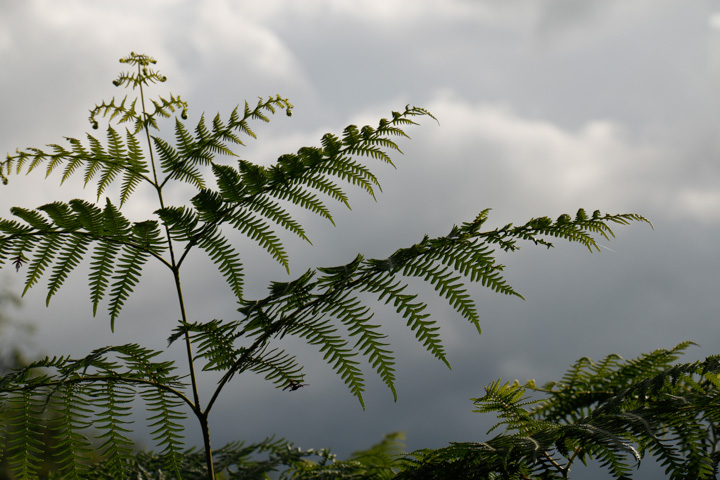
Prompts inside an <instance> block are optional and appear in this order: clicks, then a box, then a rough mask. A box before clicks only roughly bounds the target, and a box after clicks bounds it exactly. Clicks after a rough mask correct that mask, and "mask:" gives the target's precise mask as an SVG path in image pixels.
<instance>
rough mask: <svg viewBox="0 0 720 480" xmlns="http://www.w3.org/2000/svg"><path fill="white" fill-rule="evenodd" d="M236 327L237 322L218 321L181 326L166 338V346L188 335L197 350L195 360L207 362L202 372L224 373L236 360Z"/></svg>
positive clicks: (238, 335)
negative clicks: (215, 371)
mask: <svg viewBox="0 0 720 480" xmlns="http://www.w3.org/2000/svg"><path fill="white" fill-rule="evenodd" d="M238 325H239V322H222V321H220V320H211V321H209V322H205V323H199V322H194V323H188V324H181V325H180V326H178V327H177V328H175V329H174V330H173V334H172V335H171V336H170V338H168V345H171V344H172V343H173V342H175V341H177V339H179V338H181V337H184V336H185V335H186V334H189V335H190V338H191V339H192V340H193V343H194V345H195V349H196V350H197V353H196V355H195V358H197V359H200V358H204V359H205V360H206V361H207V363H206V364H205V366H204V367H203V370H220V371H225V370H228V369H230V368H231V367H232V366H233V365H234V364H235V363H236V362H237V360H238V353H239V350H238V348H237V347H235V345H234V344H235V341H236V340H237V339H238V338H239V337H240V336H241V334H240V333H239V332H238V331H237V330H238Z"/></svg>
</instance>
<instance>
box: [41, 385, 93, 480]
mask: <svg viewBox="0 0 720 480" xmlns="http://www.w3.org/2000/svg"><path fill="white" fill-rule="evenodd" d="M51 407H52V410H53V412H54V413H55V418H54V420H53V421H52V424H51V431H52V437H53V439H54V441H55V442H56V453H55V457H56V458H57V461H58V470H59V473H60V474H61V475H62V477H63V478H65V479H68V480H81V479H84V478H87V477H86V474H87V470H88V464H89V463H90V462H91V461H92V454H93V449H92V445H91V443H90V441H89V440H88V438H87V437H86V436H85V435H84V434H83V432H85V431H87V429H89V428H90V427H91V425H92V422H91V421H90V418H91V416H92V414H93V410H92V408H91V407H90V405H89V404H88V402H87V399H86V398H85V396H84V392H83V389H82V388H80V387H78V386H75V385H71V384H65V385H62V386H60V387H59V388H58V389H57V390H56V391H55V394H54V395H53V397H52V403H51Z"/></svg>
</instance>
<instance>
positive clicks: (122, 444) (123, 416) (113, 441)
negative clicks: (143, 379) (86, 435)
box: [93, 381, 135, 478]
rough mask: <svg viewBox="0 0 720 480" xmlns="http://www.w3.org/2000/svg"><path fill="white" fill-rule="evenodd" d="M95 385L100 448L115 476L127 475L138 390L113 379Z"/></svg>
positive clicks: (104, 461) (131, 450) (96, 426)
mask: <svg viewBox="0 0 720 480" xmlns="http://www.w3.org/2000/svg"><path fill="white" fill-rule="evenodd" d="M93 388H94V390H95V392H94V396H96V400H95V402H94V403H95V405H96V407H97V408H98V413H97V420H96V421H95V422H94V424H93V426H94V427H95V429H96V430H97V431H98V433H99V435H98V436H97V438H98V439H99V440H101V441H103V443H102V445H100V446H99V448H98V450H99V452H100V454H101V455H102V456H103V463H104V464H105V466H106V467H107V468H108V470H109V471H110V473H111V474H112V475H113V476H114V478H127V470H128V466H129V464H130V460H131V458H132V453H133V448H134V445H135V444H134V442H133V441H132V440H130V439H129V438H128V437H127V436H126V434H127V433H130V432H131V431H132V430H131V429H130V428H129V424H130V421H129V420H128V417H129V416H130V412H131V406H130V404H131V401H132V399H133V398H134V396H135V391H134V389H132V388H130V387H128V386H126V385H122V384H117V383H115V382H112V381H106V382H104V383H103V384H102V385H98V386H95V387H93Z"/></svg>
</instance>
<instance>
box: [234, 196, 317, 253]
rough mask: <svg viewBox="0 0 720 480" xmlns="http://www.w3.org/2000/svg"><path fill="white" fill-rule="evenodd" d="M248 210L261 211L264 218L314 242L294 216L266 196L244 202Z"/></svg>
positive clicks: (307, 240)
mask: <svg viewBox="0 0 720 480" xmlns="http://www.w3.org/2000/svg"><path fill="white" fill-rule="evenodd" d="M244 206H245V208H247V209H248V210H251V211H254V212H258V213H260V214H261V215H262V216H263V217H264V218H267V219H268V220H272V221H273V222H275V223H276V224H278V225H280V226H281V227H283V228H284V229H285V230H288V231H290V232H292V233H294V234H295V235H297V236H298V237H300V238H302V239H303V240H305V241H306V242H308V243H310V244H312V242H310V239H309V238H308V237H307V236H306V234H305V229H303V227H302V226H301V225H300V224H299V223H298V222H296V221H295V220H293V218H292V216H291V215H290V214H289V213H288V212H287V210H285V209H284V208H283V207H281V206H280V205H279V204H278V203H276V202H273V201H272V200H270V199H268V198H264V197H255V198H253V200H252V201H250V202H248V203H245V204H244Z"/></svg>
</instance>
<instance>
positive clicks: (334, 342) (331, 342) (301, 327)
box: [286, 318, 365, 409]
mask: <svg viewBox="0 0 720 480" xmlns="http://www.w3.org/2000/svg"><path fill="white" fill-rule="evenodd" d="M286 332H287V333H288V334H290V335H296V336H298V337H300V338H303V339H305V340H306V341H307V343H309V344H310V345H316V346H318V347H319V348H320V353H323V360H325V361H327V362H328V363H329V364H330V366H331V367H332V368H333V370H335V372H336V373H337V374H338V375H339V376H340V378H341V379H342V380H343V382H344V383H345V385H347V387H348V388H349V389H350V392H351V393H352V394H353V395H354V396H355V397H357V399H358V401H359V402H360V405H361V406H362V407H363V409H365V402H364V400H363V397H362V393H363V392H364V391H365V380H364V378H363V374H362V371H361V370H360V369H359V368H358V362H357V361H355V360H354V359H353V357H355V356H356V353H355V352H353V351H352V349H351V348H348V344H347V342H346V341H345V340H343V339H342V337H340V336H339V335H337V333H336V332H337V329H336V328H335V327H333V326H332V325H331V324H330V322H329V321H328V320H324V319H322V318H320V319H307V320H306V319H296V320H295V321H293V322H292V325H291V326H290V327H288V328H287V330H286Z"/></svg>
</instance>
